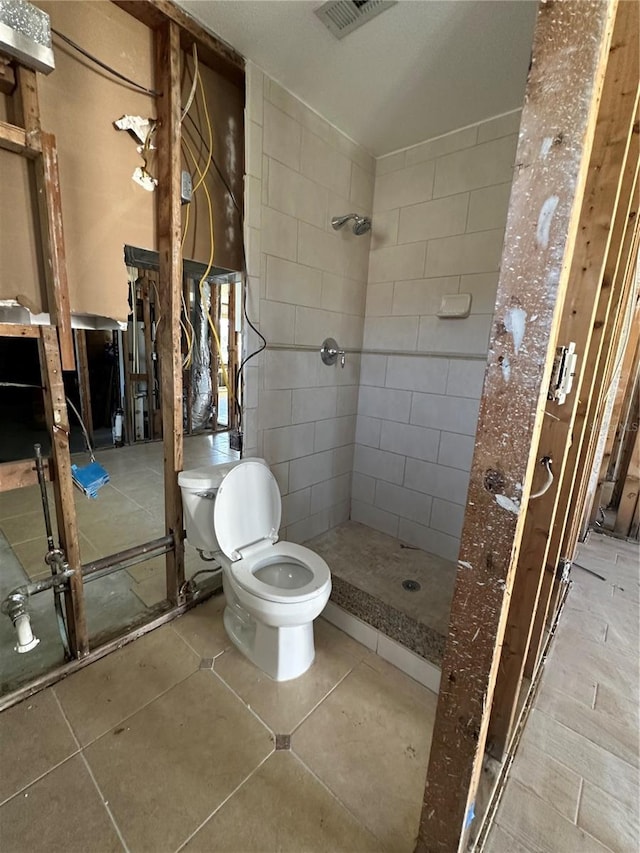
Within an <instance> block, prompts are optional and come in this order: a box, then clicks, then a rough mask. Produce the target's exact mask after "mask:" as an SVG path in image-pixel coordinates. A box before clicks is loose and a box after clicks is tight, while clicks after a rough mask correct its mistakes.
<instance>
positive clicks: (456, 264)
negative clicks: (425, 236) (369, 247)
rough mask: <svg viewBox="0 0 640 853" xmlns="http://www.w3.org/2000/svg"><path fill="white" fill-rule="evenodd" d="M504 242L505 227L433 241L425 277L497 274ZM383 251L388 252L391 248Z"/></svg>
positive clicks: (428, 244)
mask: <svg viewBox="0 0 640 853" xmlns="http://www.w3.org/2000/svg"><path fill="white" fill-rule="evenodd" d="M503 241H504V230H503V229H502V228H499V229H494V230H492V231H480V232H476V233H474V234H463V235H461V236H458V237H443V238H441V239H438V240H430V241H429V242H428V243H427V262H426V266H425V270H426V275H427V276H429V277H432V278H435V277H437V276H445V275H459V274H462V273H478V272H495V271H496V270H497V269H498V268H499V266H500V256H501V254H502V243H503ZM409 245H410V246H420V245H421V244H420V243H410V244H409ZM380 251H387V252H388V251H389V249H381V250H380ZM410 277H411V276H407V278H410Z"/></svg>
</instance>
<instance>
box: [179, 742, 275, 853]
mask: <svg viewBox="0 0 640 853" xmlns="http://www.w3.org/2000/svg"><path fill="white" fill-rule="evenodd" d="M274 753H275V749H272V750H271V752H270V753H269V754H268V755H266V756H265V757H264V758H263V759H262V761H261V762H260V763H259V764H258V766H257V767H255V768H254V769H253V770H252V771H251V773H249V775H248V776H245V778H244V779H243V780H242V782H240V784H239V785H236V787H235V788H234V789H233V791H231V793H230V794H228V795H227V796H226V797H225V798H224V800H223V801H222V802H221V803H220V804H219V805H218V806H216V808H215V809H214V810H213V811H212V812H211V814H210V815H209V816H208V817H206V818H205V819H204V820H203V821H202V823H201V824H200V825H199V826H197V827H196V828H195V829H194V831H193V832H192V833H191V835H189V836H188V837H187V838H185V840H184V841H183V842H182V844H180V845H179V846H178V848H177V849H176V853H179V851H180V850H183V849H184V847H185V845H187V844H188V843H189V842H190V841H191V839H192V838H193V837H194V836H195V835H197V834H198V833H199V832H200V830H201V829H202V828H203V827H204V825H205V824H207V823H209V821H210V820H211V818H212V817H213V816H214V815H215V814H216V813H217V812H219V811H220V809H221V808H222V807H223V806H224V805H225V804H226V803H227V802H228V801H229V800H230V799H231V797H233V796H234V794H237V792H238V791H239V790H240V788H242V787H243V786H244V785H245V784H246V783H247V782H248V781H249V779H251V777H252V776H255V774H256V773H257V772H258V770H260V768H261V767H262V765H263V764H264V763H265V762H266V761H268V760H269V759H270V758H271V756H272V755H273V754H274Z"/></svg>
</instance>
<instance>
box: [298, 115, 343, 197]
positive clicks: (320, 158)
mask: <svg viewBox="0 0 640 853" xmlns="http://www.w3.org/2000/svg"><path fill="white" fill-rule="evenodd" d="M300 171H301V172H302V173H303V174H304V175H306V176H307V177H308V178H312V179H313V180H314V181H317V182H318V183H319V184H322V185H323V186H325V187H329V188H331V189H332V190H334V192H337V193H339V194H340V195H341V196H343V197H344V198H347V199H348V198H349V191H350V181H351V163H350V161H349V160H348V159H347V158H346V157H345V156H344V155H343V154H340V153H339V152H338V151H336V150H335V149H334V148H332V147H331V146H330V145H328V144H327V143H326V142H325V141H324V140H323V139H320V137H319V136H316V135H315V133H311V132H310V131H309V130H307V129H306V128H304V129H303V131H302V156H301V160H300Z"/></svg>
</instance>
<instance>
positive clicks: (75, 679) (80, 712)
mask: <svg viewBox="0 0 640 853" xmlns="http://www.w3.org/2000/svg"><path fill="white" fill-rule="evenodd" d="M223 606H224V599H223V597H222V596H217V597H215V598H213V599H210V600H209V601H207V602H205V603H204V604H202V605H200V606H199V607H198V608H196V609H195V610H193V611H191V612H190V613H188V614H186V615H185V616H183V617H181V618H180V619H178V620H176V621H174V622H173V623H171V624H169V625H166V626H164V627H162V628H160V629H158V630H156V631H154V632H153V633H151V634H148V635H146V636H145V637H143V638H142V639H140V640H138V641H136V642H135V643H133V644H131V645H129V646H126V647H124V648H123V649H120V650H119V651H117V652H115V653H113V654H112V655H110V656H109V657H107V658H104V659H102V660H100V661H98V662H96V663H94V664H92V665H91V666H89V667H87V668H86V669H84V670H82V671H80V672H78V673H75V674H74V675H71V676H69V677H68V678H67V679H65V680H64V681H62V682H60V683H59V684H57V685H55V686H54V687H53V688H50V689H48V690H46V691H43V692H42V693H39V694H37V695H36V696H34V697H32V698H31V699H29V700H28V701H26V702H24V703H22V704H21V705H18V706H16V707H14V708H11V709H10V710H8V711H6V712H4V713H3V714H2V715H0V753H1V755H2V767H3V772H2V774H0V849H1V850H2V851H3V853H27V851H28V853H38V851H43V853H45V851H46V853H58V851H61V852H62V851H64V853H76V851H77V853H107V852H108V853H111V851H114V853H115V851H122V850H126V851H131V853H134V851H136V853H137V851H140V853H164V851H169V853H173V851H178V850H185V851H189V853H199V852H200V851H202V853H204V851H207V853H209V851H212V850H215V851H225V853H226V851H229V853H249V852H250V851H256V853H257V852H258V851H260V853H262V851H269V853H272V851H291V853H298V851H319V853H320V851H322V853H325V851H331V853H334V851H336V853H337V851H349V852H350V853H351V851H363V853H364V851H367V852H368V853H369V851H371V853H373V852H374V851H399V852H400V851H407V853H410V851H412V850H413V847H414V843H415V835H416V832H417V827H418V820H419V816H420V803H421V797H422V791H423V787H424V775H425V771H426V764H427V757H428V752H429V747H430V741H431V732H432V727H433V718H434V713H435V705H436V697H435V695H434V694H433V693H431V692H429V691H428V690H426V689H425V688H423V687H421V686H420V685H419V684H417V683H416V682H414V681H412V680H411V679H410V678H408V677H407V676H405V675H403V674H402V673H401V672H399V671H398V670H396V669H394V667H392V666H390V665H389V664H387V663H386V662H385V661H383V660H382V659H381V658H378V657H377V656H376V655H374V654H372V653H371V652H370V651H369V650H368V649H366V648H365V647H364V646H361V645H360V644H359V643H356V642H355V641H354V640H352V639H351V638H349V637H347V635H346V634H343V633H342V632H341V631H339V630H338V629H337V628H334V627H333V626H332V625H329V624H328V623H327V622H325V621H324V620H322V619H319V620H318V621H317V622H316V648H317V657H316V661H315V662H314V664H313V666H312V668H311V670H310V671H309V672H308V673H306V674H305V675H304V676H302V677H301V678H299V679H297V680H296V681H294V682H290V683H283V684H276V683H275V682H273V681H271V680H270V679H269V678H267V677H266V676H265V675H264V674H262V673H261V672H260V671H259V670H257V669H256V668H255V667H253V666H252V665H250V664H249V663H247V662H246V661H245V660H244V658H242V657H240V656H239V655H238V654H237V652H236V651H235V650H234V649H232V648H230V646H229V641H228V639H227V637H226V634H225V632H224V629H223V626H222V608H223ZM276 734H278V735H289V736H290V737H289V738H283V739H282V740H283V741H284V742H285V745H286V741H287V740H288V741H289V742H290V748H289V749H283V750H276V749H275V742H276V738H275V736H276ZM279 740H280V739H279Z"/></svg>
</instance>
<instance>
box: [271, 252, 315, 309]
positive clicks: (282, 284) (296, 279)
mask: <svg viewBox="0 0 640 853" xmlns="http://www.w3.org/2000/svg"><path fill="white" fill-rule="evenodd" d="M321 294H322V273H321V272H320V271H319V270H316V269H313V268H312V267H308V266H303V265H302V264H296V263H293V262H292V261H286V260H283V259H282V258H271V257H269V258H267V298H268V299H270V300H273V301H275V302H288V303H290V304H292V305H307V306H309V307H311V308H314V307H315V308H319V307H320V302H321V298H322V296H321Z"/></svg>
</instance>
